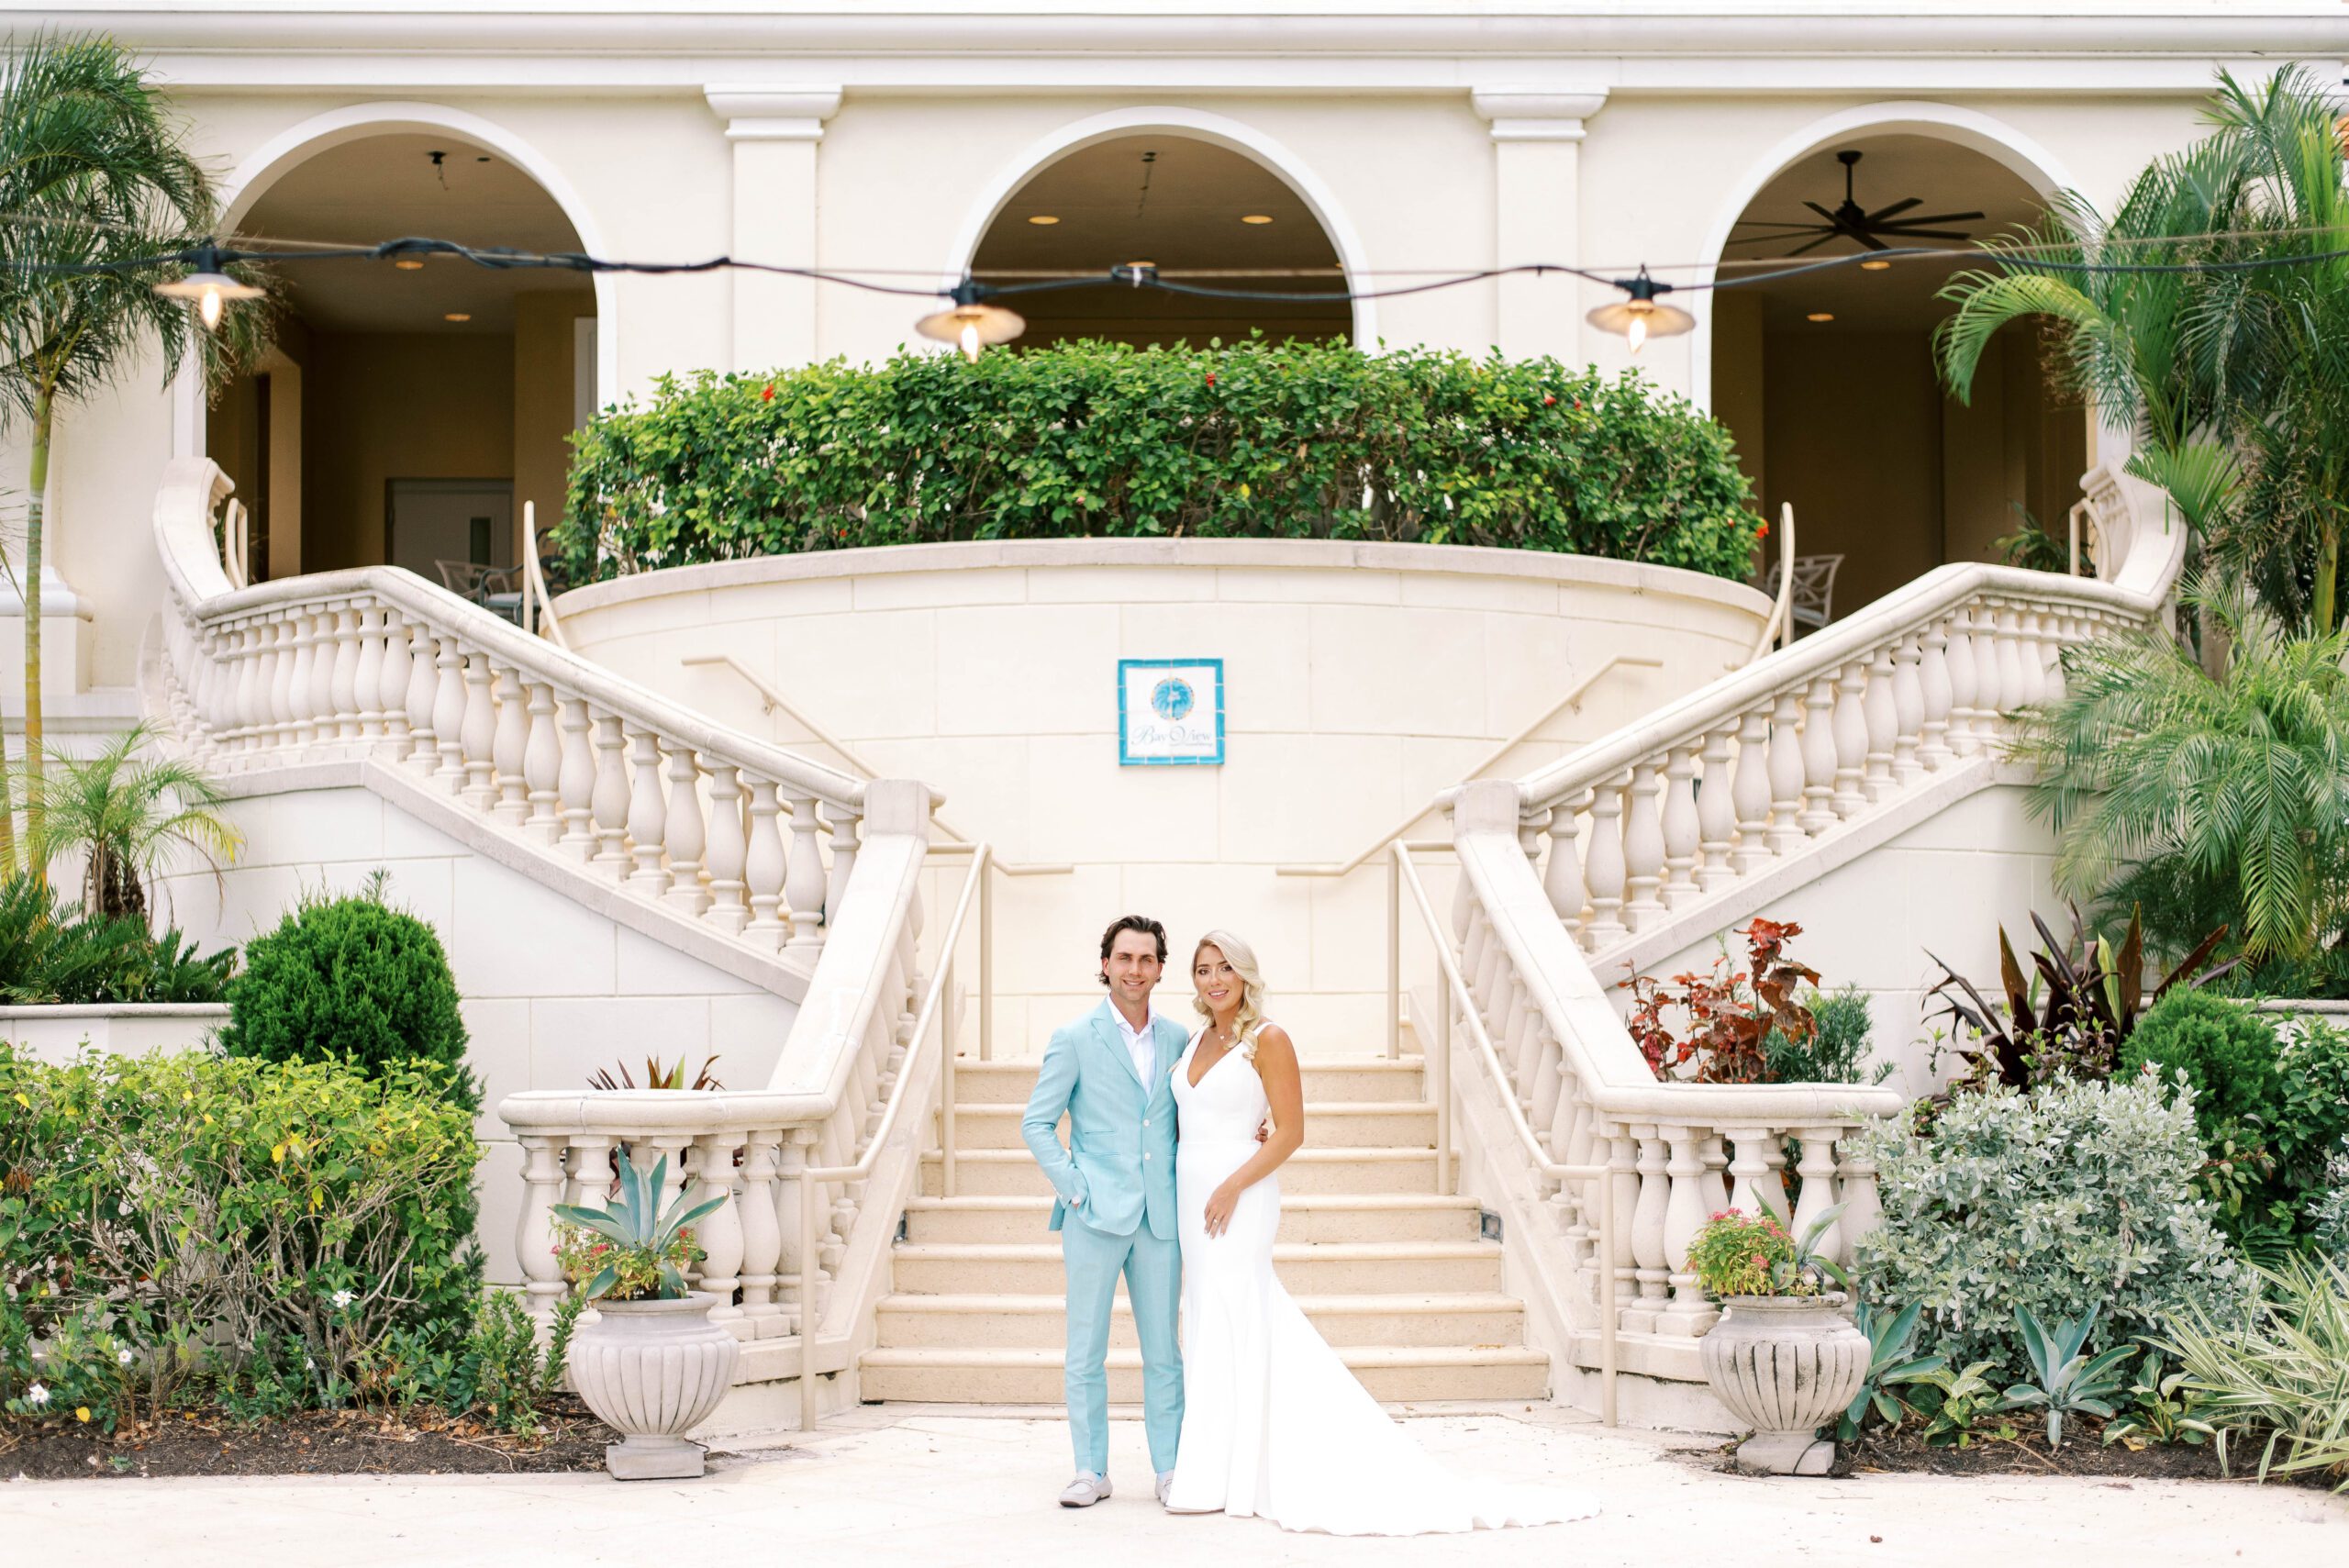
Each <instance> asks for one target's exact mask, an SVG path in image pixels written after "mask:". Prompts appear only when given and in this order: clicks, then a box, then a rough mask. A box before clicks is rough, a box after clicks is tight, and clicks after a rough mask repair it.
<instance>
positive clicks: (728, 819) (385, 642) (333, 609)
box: [155, 458, 867, 970]
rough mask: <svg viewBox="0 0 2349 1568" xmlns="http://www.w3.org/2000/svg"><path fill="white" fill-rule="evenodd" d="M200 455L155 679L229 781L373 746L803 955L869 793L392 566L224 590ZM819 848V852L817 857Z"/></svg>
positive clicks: (835, 893) (659, 900) (708, 917)
mask: <svg viewBox="0 0 2349 1568" xmlns="http://www.w3.org/2000/svg"><path fill="white" fill-rule="evenodd" d="M226 495H228V480H227V478H226V476H225V475H223V474H222V473H220V470H219V469H218V467H217V465H215V464H213V463H212V462H209V461H208V460H205V459H200V458H198V459H183V460H181V461H179V462H175V463H174V464H173V466H172V468H171V469H170V470H169V471H167V473H166V478H165V482H164V484H163V486H162V489H161V494H160V495H159V496H158V498H157V503H156V516H155V528H156V539H157V543H158V545H159V546H160V548H161V554H162V558H163V566H164V574H165V584H166V585H165V605H164V613H163V621H162V629H163V639H162V651H163V655H164V657H163V661H162V675H163V682H162V688H163V694H164V701H165V702H166V703H167V705H168V706H169V709H170V717H171V720H172V724H173V728H175V729H176V730H177V731H178V733H179V734H180V735H181V737H182V738H183V739H184V740H186V741H187V742H188V743H189V744H190V745H191V746H193V747H194V749H195V751H196V752H197V754H198V755H199V756H200V757H201V758H202V760H203V761H204V762H205V763H206V765H207V766H208V767H212V768H215V769H217V770H219V771H220V772H223V773H246V772H251V771H256V770H260V769H266V768H278V767H284V766H287V765H290V764H295V763H302V762H326V761H337V760H350V759H357V758H365V759H371V760H373V762H377V763H379V764H382V765H384V766H387V767H392V768H395V769H398V770H401V771H402V772H404V773H406V774H407V775H408V776H410V777H411V778H413V779H414V780H416V781H417V782H419V783H423V784H429V786H431V787H434V788H437V789H440V790H441V791H443V792H445V793H446V794H448V795H451V797H453V798H454V799H456V800H457V801H459V802H461V803H462V804H463V805H464V806H468V807H470V808H471V809H472V810H473V812H475V813H477V814H478V815H479V816H480V817H482V818H483V819H484V820H485V821H487V822H489V823H491V824H494V825H495V827H496V828H499V829H500V830H502V831H503V832H505V833H507V834H508V835H511V836H512V837H514V838H516V839H518V840H522V841H524V842H526V843H530V844H534V845H537V846H539V847H540V848H542V849H545V850H547V851H552V852H554V853H556V854H559V855H563V856H567V857H569V858H570V859H572V860H573V861H575V862H578V863H579V864H580V865H582V866H584V867H586V868H589V869H591V870H592V871H594V872H596V873H600V874H601V875H602V876H603V877H605V878H607V879H608V880H609V881H610V882H611V884H613V885H614V886H615V887H616V888H618V889H619V890H620V891H622V892H623V893H625V894H627V895H631V896H633V897H636V898H639V899H641V900H644V901H645V902H647V903H650V904H653V905H656V906H661V907H662V908H664V909H667V910H669V911H672V912H674V914H676V915H679V916H681V917H685V918H687V919H689V920H692V921H694V922H696V923H697V924H698V925H699V926H701V927H703V928H704V929H708V930H711V931H714V932H716V933H717V934H718V935H720V936H723V937H725V938H728V939H730V940H737V941H740V942H741V943H744V944H747V945H748V946H750V947H751V948H752V949H753V950H755V951H760V952H763V953H767V954H786V955H790V956H792V957H794V958H796V959H797V960H798V961H800V966H801V967H802V968H803V970H804V968H805V967H806V966H807V964H810V963H812V962H813V960H814V957H815V954H816V952H817V951H818V950H819V949H820V948H821V947H822V945H823V942H824V939H825V933H826V930H827V929H828V928H829V923H830V919H831V917H832V916H833V915H834V914H835V913H836V911H837V908H838V903H839V899H840V896H841V891H842V889H843V888H844V887H845V886H846V884H847V883H848V880H849V878H850V876H851V874H852V871H853V869H854V865H855V860H856V854H857V846H858V840H859V822H860V820H861V819H862V817H863V813H864V798H865V791H866V787H867V786H866V785H865V784H863V782H862V781H859V780H857V779H853V778H851V777H849V776H847V775H846V774H843V773H835V772H833V771H832V770H830V769H829V768H823V767H819V766H817V765H816V764H814V763H811V762H807V761H806V760H805V759H802V758H799V757H796V756H793V755H792V754H790V753H789V752H786V751H780V750H778V749H776V748H774V747H773V746H769V745H766V744H764V743H763V742H760V741H758V740H752V739H751V738H749V737H747V736H743V735H740V734H739V733H737V732H735V731H733V730H730V729H727V728H723V727H721V726H719V725H717V724H714V723H712V722H711V721H710V720H708V719H707V718H704V717H701V716H699V715H697V714H695V713H692V712H690V711H689V710H687V709H685V708H682V707H679V706H676V705H674V704H673V703H671V702H669V701H667V700H666V699H664V698H662V697H660V696H658V695H654V694H653V693H651V692H649V691H646V690H645V689H643V688H642V687H640V686H637V685H635V684H632V683H629V682H628V681H624V680H621V679H619V678H618V677H617V676H615V675H613V674H612V673H609V672H608V671H607V670H604V669H603V668H601V667H600V666H598V665H596V664H593V663H590V662H587V661H585V660H584V659H580V658H578V657H576V656H574V655H573V654H571V653H570V652H568V651H564V650H562V649H561V648H558V647H555V646H554V645H552V644H551V643H548V642H546V641H544V640H542V639H539V638H537V637H533V636H530V635H529V634H528V633H525V632H523V631H522V630H521V629H519V628H517V627H515V626H513V625H512V624H510V623H509V622H507V621H506V620H505V619H503V618H502V617H498V616H495V615H493V614H491V613H490V612H489V611H487V610H485V609H484V608H482V607H481V606H478V605H474V604H472V603H470V602H469V601H467V600H465V599H462V598H460V597H459V596H457V595H454V594H451V593H450V592H448V591H447V590H446V589H443V588H440V587H439V586H438V585H436V584H429V583H427V582H425V581H424V580H423V579H422V578H420V577H417V576H416V575H415V574H414V573H408V572H404V571H400V570H398V569H396V568H392V567H365V568H360V569H357V570H351V571H341V572H328V573H315V574H312V575H307V576H302V577H294V578H288V579H284V580H283V581H279V582H273V583H265V584H258V585H255V586H252V587H246V588H233V587H231V585H230V583H229V579H228V575H227V573H226V572H225V571H224V570H223V567H222V564H221V561H220V557H219V554H218V551H217V549H216V547H215V545H214V542H213V540H214V537H215V536H214V529H213V525H212V512H213V508H214V507H215V506H217V503H218V502H219V501H220V500H221V499H222V498H223V497H225V496H226ZM828 851H829V852H828Z"/></svg>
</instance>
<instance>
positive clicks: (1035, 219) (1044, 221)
mask: <svg viewBox="0 0 2349 1568" xmlns="http://www.w3.org/2000/svg"><path fill="white" fill-rule="evenodd" d="M1028 221H1029V222H1030V223H1032V224H1034V225H1035V226H1036V227H1037V228H1051V227H1052V225H1054V224H1056V223H1058V222H1059V221H1060V219H1059V218H1057V217H1053V216H1052V214H1051V213H1048V212H1040V213H1036V214H1034V215H1033V216H1031V217H1030V218H1029V219H1028Z"/></svg>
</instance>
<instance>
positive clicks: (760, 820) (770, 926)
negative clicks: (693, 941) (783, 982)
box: [742, 778, 791, 952]
mask: <svg viewBox="0 0 2349 1568" xmlns="http://www.w3.org/2000/svg"><path fill="white" fill-rule="evenodd" d="M782 811H783V806H782V803H781V802H779V801H778V800H777V799H776V798H775V786H774V784H773V782H772V781H770V780H767V779H760V778H754V779H752V780H751V839H750V843H749V845H748V846H747V847H746V848H745V850H744V851H743V857H742V881H743V884H744V885H745V887H746V888H747V889H748V890H749V893H750V900H751V923H750V924H749V925H748V926H746V927H744V928H743V929H742V935H743V936H745V937H746V938H748V939H749V940H751V942H752V943H753V944H754V945H756V946H757V947H758V948H759V949H761V950H762V951H766V952H773V951H775V950H776V949H778V948H780V947H781V946H782V945H783V941H784V939H785V937H787V936H789V935H790V934H791V927H790V925H789V923H788V922H787V921H786V920H785V917H784V914H783V903H784V895H783V887H784V880H785V874H786V873H787V872H788V870H789V864H790V862H789V857H788V856H786V855H785V853H784V849H783V833H782V831H781V829H780V828H777V827H776V825H775V818H776V817H778V816H780V815H781V814H782Z"/></svg>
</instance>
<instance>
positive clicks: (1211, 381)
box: [1208, 371, 1215, 386]
mask: <svg viewBox="0 0 2349 1568" xmlns="http://www.w3.org/2000/svg"><path fill="white" fill-rule="evenodd" d="M1214 384H1215V372H1213V371H1209V372H1208V385H1209V386H1213V385H1214Z"/></svg>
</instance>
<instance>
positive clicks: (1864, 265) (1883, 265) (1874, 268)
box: [1860, 261, 1892, 272]
mask: <svg viewBox="0 0 2349 1568" xmlns="http://www.w3.org/2000/svg"><path fill="white" fill-rule="evenodd" d="M1891 265H1892V263H1891V262H1889V261H1862V262H1861V263H1860V271H1862V272H1883V271H1884V270H1885V269H1887V267H1889V266H1891Z"/></svg>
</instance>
